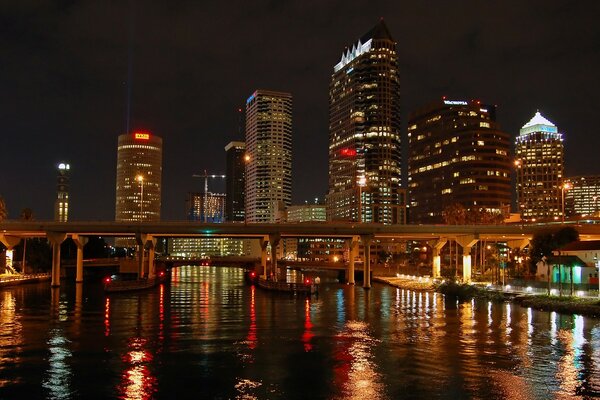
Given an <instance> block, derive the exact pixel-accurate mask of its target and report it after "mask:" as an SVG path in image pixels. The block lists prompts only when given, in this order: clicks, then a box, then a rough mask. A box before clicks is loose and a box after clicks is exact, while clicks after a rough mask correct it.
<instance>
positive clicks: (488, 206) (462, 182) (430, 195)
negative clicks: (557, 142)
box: [408, 98, 511, 224]
mask: <svg viewBox="0 0 600 400" xmlns="http://www.w3.org/2000/svg"><path fill="white" fill-rule="evenodd" d="M408 148H409V150H408V153H409V155H408V190H409V198H410V199H409V221H410V223H415V224H437V223H444V222H447V221H445V217H444V212H445V211H446V212H447V210H450V209H452V207H455V206H456V205H460V206H462V208H461V209H464V210H466V211H467V212H469V211H470V212H471V215H473V216H475V215H480V216H481V217H478V220H477V221H471V222H475V223H489V222H490V221H489V220H490V219H492V218H491V216H495V217H496V221H500V220H501V219H502V216H508V215H509V213H510V202H511V185H510V167H511V163H510V158H509V151H510V136H509V134H508V133H506V132H503V131H501V130H500V128H499V126H498V123H497V122H496V107H495V106H492V105H481V104H480V102H479V101H463V100H446V99H445V98H442V99H441V100H439V101H435V102H433V103H431V104H429V105H427V106H425V107H422V108H421V109H419V110H416V111H414V112H412V113H410V115H409V121H408ZM483 215H486V216H488V217H487V218H485V219H484V218H483ZM458 223H460V222H458ZM462 223H465V222H462Z"/></svg>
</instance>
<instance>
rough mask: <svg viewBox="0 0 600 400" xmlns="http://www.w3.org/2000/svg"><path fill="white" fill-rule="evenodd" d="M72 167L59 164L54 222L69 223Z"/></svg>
mask: <svg viewBox="0 0 600 400" xmlns="http://www.w3.org/2000/svg"><path fill="white" fill-rule="evenodd" d="M70 169H71V167H70V165H69V164H66V163H60V164H58V176H57V177H56V201H55V202H54V220H55V221H59V222H67V221H68V220H69V172H70Z"/></svg>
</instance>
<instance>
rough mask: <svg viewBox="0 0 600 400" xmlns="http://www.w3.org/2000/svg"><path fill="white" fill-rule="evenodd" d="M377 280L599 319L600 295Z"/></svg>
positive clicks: (396, 279)
mask: <svg viewBox="0 0 600 400" xmlns="http://www.w3.org/2000/svg"><path fill="white" fill-rule="evenodd" d="M373 281H374V282H380V283H384V284H387V285H390V286H393V287H396V288H399V289H408V290H420V291H435V292H439V293H442V294H444V295H446V296H454V297H457V298H459V299H461V300H469V299H472V298H475V297H476V298H481V299H487V300H490V301H497V302H505V301H510V302H514V303H516V304H519V305H520V306H522V307H531V308H533V309H536V310H540V311H550V312H558V313H561V314H578V315H583V316H586V317H592V318H600V298H581V297H565V296H563V297H558V296H548V295H532V294H512V293H511V294H506V293H502V292H496V291H490V290H485V289H481V288H479V287H476V286H474V285H467V284H458V283H444V284H436V283H434V282H433V280H432V279H429V278H422V279H421V280H420V281H419V280H414V279H412V278H407V277H402V278H396V277H381V276H378V277H373Z"/></svg>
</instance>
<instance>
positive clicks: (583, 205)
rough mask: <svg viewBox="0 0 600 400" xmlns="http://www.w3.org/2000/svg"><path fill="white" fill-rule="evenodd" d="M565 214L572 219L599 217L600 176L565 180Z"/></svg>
mask: <svg viewBox="0 0 600 400" xmlns="http://www.w3.org/2000/svg"><path fill="white" fill-rule="evenodd" d="M566 181H568V182H569V183H570V189H568V190H566V191H565V213H566V214H567V215H568V216H573V217H600V175H587V176H572V177H569V178H566Z"/></svg>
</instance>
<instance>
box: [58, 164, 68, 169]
mask: <svg viewBox="0 0 600 400" xmlns="http://www.w3.org/2000/svg"><path fill="white" fill-rule="evenodd" d="M58 169H60V170H64V169H69V164H65V163H60V164H58Z"/></svg>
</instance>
